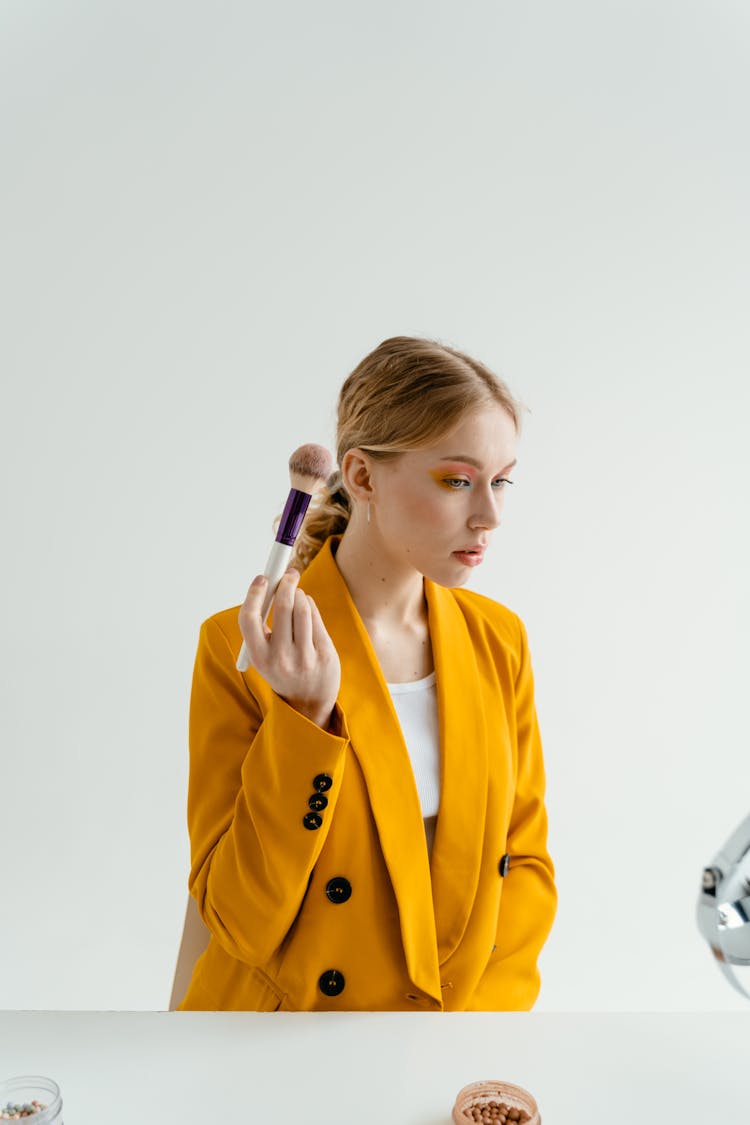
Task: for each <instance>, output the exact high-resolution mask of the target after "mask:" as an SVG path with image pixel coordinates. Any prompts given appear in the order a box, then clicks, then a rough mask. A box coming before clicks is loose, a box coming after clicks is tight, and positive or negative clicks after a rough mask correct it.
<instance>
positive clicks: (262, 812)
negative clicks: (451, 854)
mask: <svg viewBox="0 0 750 1125" xmlns="http://www.w3.org/2000/svg"><path fill="white" fill-rule="evenodd" d="M240 639H241V638H240V636H239V631H238V630H236V629H235V628H233V627H232V622H231V619H228V618H227V617H226V615H218V616H217V617H215V618H210V619H209V620H208V621H206V622H205V623H204V624H203V626H202V628H201V633H200V639H199V643H198V652H197V656H196V661H195V671H194V675H193V687H192V694H191V702H190V780H189V792H188V826H189V830H190V842H191V862H192V867H191V874H190V891H191V893H192V895H193V896H194V898H195V899H196V902H197V904H198V909H199V911H200V913H201V916H202V918H203V921H204V922H205V923H206V925H207V926H208V928H209V929H210V930H211V932H212V933H213V934H214V935H215V937H216V938H217V940H218V941H219V942H220V944H221V945H222V947H223V948H224V949H225V950H226V951H227V952H228V953H230V954H231V955H232V956H234V957H238V958H240V959H241V960H244V961H246V962H248V963H249V964H255V965H261V964H264V963H265V962H266V961H267V960H268V959H269V957H270V956H271V955H272V954H273V952H274V950H276V949H277V948H278V946H279V945H280V944H281V942H282V941H283V939H284V937H285V935H286V933H287V931H288V929H289V927H290V926H291V924H292V922H293V921H294V919H295V917H296V915H297V912H298V911H299V908H300V906H301V903H302V900H303V898H304V896H305V892H306V890H307V885H308V881H309V878H310V874H311V872H312V869H313V867H314V865H315V862H316V860H317V858H318V855H319V853H320V850H321V848H322V846H323V842H324V841H325V838H326V835H327V832H328V827H329V825H330V823H331V818H332V816H333V813H334V810H335V807H336V801H337V797H338V793H339V790H340V785H341V779H342V775H343V769H344V757H345V749H346V745H347V742H348V734H347V731H346V724H345V721H344V718H343V715H342V714H341V712H340V711H339V709H338V707H335V708H334V713H333V716H332V729H337V730H338V731H339V732H340V733H338V734H331V733H329V731H327V730H323V729H322V728H321V727H320V726H318V725H317V724H316V723H314V722H313V721H311V720H310V719H308V718H306V717H305V716H304V715H302V714H301V713H300V712H299V711H297V710H295V709H294V708H293V707H292V706H290V704H288V703H286V702H285V701H284V700H283V699H282V698H281V697H280V696H279V695H277V694H276V693H275V692H273V691H272V690H271V689H270V688H269V687H268V685H267V684H266V683H265V682H264V681H263V680H261V679H260V677H259V676H258V675H257V674H256V673H250V674H249V675H248V676H247V678H244V677H243V676H242V675H241V674H240V673H239V672H238V671H237V670H236V668H235V660H236V655H237V651H238V648H239V641H240ZM251 683H252V684H253V685H255V686H254V690H251V689H250V687H249V684H251ZM328 779H330V784H329V781H328ZM314 794H317V798H316V799H315V800H314V802H313V803H314V804H316V805H325V807H321V808H318V809H313V808H311V807H310V798H311V797H313V795H314ZM320 798H323V800H320Z"/></svg>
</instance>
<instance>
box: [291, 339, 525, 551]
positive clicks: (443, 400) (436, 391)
mask: <svg viewBox="0 0 750 1125" xmlns="http://www.w3.org/2000/svg"><path fill="white" fill-rule="evenodd" d="M489 403H496V404H498V405H499V406H502V407H503V408H504V409H505V410H507V412H508V414H509V415H510V416H511V418H512V419H513V423H514V425H515V427H516V430H517V431H518V430H519V429H520V406H519V404H518V403H517V402H516V400H515V399H514V398H513V396H512V394H511V393H510V391H509V389H508V387H507V386H506V385H505V383H504V382H503V381H502V379H499V378H498V376H497V375H495V374H494V373H493V372H492V371H490V370H489V368H488V367H485V365H484V364H483V363H480V362H479V361H478V360H476V359H472V358H471V356H468V355H465V354H464V353H463V352H459V351H456V350H455V349H454V348H449V347H447V346H446V345H445V344H439V343H437V341H435V340H423V339H420V338H418V337H412V336H393V337H391V338H390V339H388V340H384V341H383V343H382V344H379V345H378V347H377V348H375V350H374V351H372V352H370V354H369V355H366V356H365V358H364V359H363V360H362V361H361V362H360V363H359V364H358V365H357V366H356V367H355V368H354V370H353V371H352V373H351V375H349V376H348V378H347V379H346V380H345V382H344V385H343V386H342V388H341V391H340V392H339V398H338V407H337V428H336V457H337V461H338V464H339V465H340V464H341V462H342V460H343V457H344V454H345V453H346V452H347V451H348V450H349V449H355V448H357V449H363V450H365V451H366V452H367V453H369V454H370V455H371V456H372V457H373V458H375V459H376V460H380V461H388V460H391V459H393V458H394V457H398V456H399V455H400V454H402V453H407V452H409V451H411V450H414V449H423V448H425V446H429V445H432V444H434V443H435V442H436V441H439V440H440V438H441V437H442V436H443V435H444V434H447V433H449V432H450V431H451V430H452V429H454V428H455V427H456V426H457V425H458V424H459V423H460V422H461V420H462V418H463V417H464V415H465V414H468V413H469V412H471V411H473V410H476V409H477V408H479V407H482V406H486V405H487V404H489ZM350 515H351V500H350V498H349V496H348V494H347V492H346V488H345V487H344V483H343V480H342V477H341V471H340V470H339V469H337V470H336V472H334V473H333V474H332V475H331V476H330V477H329V479H328V482H327V485H325V486H324V487H323V488H322V489H321V490H320V491H319V492H318V494H317V496H316V498H315V499H314V500H313V502H312V504H311V505H310V510H309V512H308V515H307V518H306V519H305V522H304V524H303V525H302V529H301V531H300V533H299V535H298V537H297V542H296V544H295V550H294V555H293V558H292V565H293V566H296V567H297V568H298V569H299V570H304V568H305V567H306V566H308V565H309V563H310V562H311V561H312V559H313V558H314V557H315V555H316V554H317V553H318V551H319V550H320V548H321V547H322V546H323V544H324V543H325V541H326V539H327V538H328V537H329V535H338V534H340V533H341V532H343V531H345V530H346V526H347V524H348V523H349V517H350Z"/></svg>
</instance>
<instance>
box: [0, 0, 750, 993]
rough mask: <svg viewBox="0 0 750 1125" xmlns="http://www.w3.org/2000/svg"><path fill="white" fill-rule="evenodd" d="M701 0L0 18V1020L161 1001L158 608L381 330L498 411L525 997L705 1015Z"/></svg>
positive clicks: (724, 799)
mask: <svg viewBox="0 0 750 1125" xmlns="http://www.w3.org/2000/svg"><path fill="white" fill-rule="evenodd" d="M749 64H750V15H749V14H748V8H747V5H746V4H745V3H741V2H740V0H734V2H731V0H722V2H721V3H719V4H717V3H715V0H674V2H669V0H649V2H648V3H646V2H641V3H632V2H629V3H624V2H623V3H613V2H604V3H603V2H602V0H570V2H568V3H565V4H560V3H558V2H556V0H524V3H513V4H512V3H502V2H499V0H491V2H490V0H464V2H462V3H461V4H460V5H459V4H455V3H453V2H449V0H430V2H429V3H427V2H422V3H417V2H406V3H402V2H398V3H396V2H394V0H387V2H385V3H383V2H381V3H379V4H377V5H375V4H372V5H369V6H368V5H359V4H350V3H347V2H345V0H323V2H322V3H318V4H315V5H310V4H307V3H303V2H302V0H290V2H288V3H286V4H280V5H275V6H274V5H268V4H259V3H256V4H247V3H240V2H224V3H217V4H211V5H209V4H203V5H200V4H196V3H185V2H184V0H183V2H180V3H177V2H169V0H148V2H143V0H141V2H139V3H135V4H131V5H124V6H123V5H120V6H115V5H107V4H104V5H102V4H100V3H98V2H95V0H88V2H84V0H64V2H62V3H52V2H46V3H43V2H41V0H22V2H21V0H17V2H15V3H11V2H9V3H6V4H5V5H3V8H2V11H1V12H0V82H1V83H2V89H1V93H2V97H1V98H0V114H1V115H2V116H1V120H2V133H3V143H2V148H3V152H4V160H3V164H4V171H3V174H2V177H1V178H0V192H1V193H2V213H3V216H4V219H5V223H4V226H5V233H4V235H3V244H4V248H3V250H2V259H1V260H2V273H3V282H2V284H3V293H2V308H3V312H4V314H5V315H4V318H3V319H4V321H5V326H4V328H3V331H2V334H1V335H0V349H2V356H0V362H1V363H2V371H3V387H4V391H5V393H4V403H3V405H2V412H1V418H2V443H1V445H2V456H3V461H4V466H3V470H2V471H3V481H4V484H5V485H6V489H7V496H6V500H5V504H4V520H3V523H4V530H5V533H6V535H5V547H4V550H3V556H2V557H3V564H4V567H5V575H4V579H3V582H2V590H3V596H4V602H5V604H4V607H3V618H2V619H3V623H4V641H5V643H4V646H3V658H2V669H1V670H0V683H2V685H3V688H4V697H5V698H4V702H3V705H2V728H3V729H2V743H1V747H2V748H1V750H0V754H1V755H2V758H1V759H0V762H1V766H0V768H1V773H0V789H1V793H2V816H1V817H0V830H1V837H0V838H1V839H2V848H1V849H0V885H1V886H2V897H1V901H2V912H3V921H2V924H1V925H0V1007H8V1008H13V1007H25V1008H34V1007H40V1008H162V1007H165V1006H166V1004H167V1000H168V996H169V991H170V986H171V975H172V970H173V965H174V957H175V954H176V950H177V946H178V941H179V936H180V932H181V925H182V915H183V910H184V906H185V900H186V878H187V864H188V846H187V836H186V830H185V821H184V806H185V795H186V781H187V746H186V722H187V706H188V695H189V687H190V676H191V670H192V660H193V656H194V651H195V644H196V640H197V631H198V626H199V624H200V622H201V620H202V619H203V618H204V617H206V616H207V615H208V614H209V613H212V612H214V611H215V610H218V609H220V608H223V607H225V606H227V605H232V604H235V603H237V602H238V601H240V600H241V599H242V597H243V596H244V592H245V589H246V587H247V583H248V581H249V578H250V577H251V576H252V574H253V573H255V572H256V570H258V569H259V568H260V567H261V566H262V564H263V562H264V560H265V555H266V551H267V546H268V542H269V530H268V529H269V527H270V524H271V521H272V519H273V517H274V515H275V514H276V513H277V512H278V511H279V509H280V505H281V503H282V502H283V499H284V496H285V493H286V481H287V476H286V459H287V457H288V454H289V452H290V451H291V450H292V449H293V448H294V447H295V446H297V445H299V444H301V443H302V442H305V441H321V442H323V443H325V444H332V442H333V413H334V402H335V396H336V392H337V390H338V387H339V385H340V383H341V381H342V380H343V378H344V377H345V376H346V374H348V372H349V371H350V370H351V368H352V367H353V366H354V365H355V363H356V362H358V360H359V359H360V358H361V357H362V356H363V355H364V354H365V353H366V352H367V351H369V350H370V349H371V348H372V347H374V346H375V345H376V344H377V343H379V342H380V340H381V339H383V338H385V337H386V336H390V335H394V334H399V333H408V334H425V335H429V336H433V337H436V338H439V339H442V340H443V341H446V342H450V343H452V344H455V345H457V346H459V347H462V348H465V349H466V350H468V351H470V352H472V353H474V354H475V355H477V356H478V357H480V358H482V359H483V360H484V361H485V362H487V363H488V364H490V365H491V366H494V367H495V368H496V369H497V370H498V371H499V372H500V373H501V374H503V375H504V376H505V377H506V379H507V380H508V381H509V382H510V384H511V386H512V388H513V389H514V390H515V392H516V393H517V394H518V395H519V396H520V397H521V398H522V399H523V400H524V402H525V403H526V404H527V405H528V406H529V407H530V409H531V413H530V414H529V415H528V417H527V420H526V424H525V434H524V438H523V442H522V444H521V447H520V462H519V466H518V469H517V471H516V473H515V479H516V486H515V488H514V489H513V490H512V494H511V495H510V496H509V500H508V504H507V508H506V511H507V516H506V520H505V524H504V527H503V529H502V531H501V532H500V533H499V537H498V539H497V541H496V545H495V547H494V549H493V552H492V554H491V557H490V558H489V559H488V560H487V561H486V563H485V565H484V567H483V569H482V572H481V573H480V574H479V575H478V576H477V578H476V580H475V583H474V584H475V586H476V587H477V588H479V589H481V590H482V591H484V592H486V593H489V594H491V595H492V596H494V597H496V598H497V599H498V600H500V601H503V602H505V603H507V604H509V605H510V606H511V607H513V608H514V609H516V610H517V611H518V612H519V613H520V614H521V615H522V617H523V618H524V619H525V621H526V623H527V627H528V630H529V635H530V638H531V643H532V652H533V656H534V663H535V668H536V675H537V697H538V707H539V712H540V717H541V721H542V724H543V734H544V739H545V747H546V755H547V765H548V788H549V812H550V820H551V838H550V842H551V847H552V849H553V852H554V857H555V859H556V863H557V868H558V881H559V891H560V909H559V915H558V920H557V924H556V927H555V930H554V931H553V936H552V938H551V939H550V942H549V945H548V947H547V949H546V951H545V953H544V955H543V962H542V968H543V974H544V984H543V989H542V994H541V997H540V1001H539V1004H538V1007H539V1008H540V1009H555V1008H570V1009H640V1008H644V1009H655V1010H662V1009H670V1008H671V1009H695V1008H713V1009H721V1008H725V1009H730V1008H734V1007H743V1006H745V1002H744V1001H743V1000H742V998H741V997H740V996H739V995H737V994H735V993H733V992H732V991H731V989H730V988H729V987H728V985H727V984H726V983H725V981H724V980H723V979H722V978H721V976H720V975H719V973H718V970H717V969H716V968H715V966H714V964H713V963H712V961H711V958H710V955H709V953H708V949H707V947H705V946H704V944H703V941H702V939H701V938H700V937H699V935H698V933H697V929H696V926H695V923H694V903H695V898H696V894H697V890H698V883H699V878H700V872H701V869H702V867H703V865H704V864H705V863H706V862H707V861H708V860H709V859H710V858H711V857H712V855H713V853H714V852H715V851H716V850H717V849H718V847H719V846H720V845H721V844H722V843H723V842H724V840H725V838H726V837H727V836H728V835H729V833H730V831H731V830H732V829H733V828H734V827H735V825H736V824H737V823H738V822H739V820H740V819H741V818H742V817H743V816H744V815H745V814H746V813H747V811H748V804H749V802H750V793H749V792H748V789H749V787H748V772H749V771H748V766H747V761H748V737H747V728H748V722H747V715H746V708H747V689H746V677H747V655H746V648H747V642H746V637H747V635H748V632H750V605H749V604H748V593H747V581H746V575H747V573H748V571H749V570H750V545H749V543H748V533H747V510H748V505H747V496H748V488H749V486H750V458H749V457H748V453H747V435H746V424H747V418H748V405H749V399H750V393H749V391H748V378H747V361H748V318H747V307H748V289H747V281H748V276H747V272H748V265H747V263H748V260H750V237H749V235H750V230H749V223H748V211H747V200H748V198H749V197H750V175H749V173H750V157H749V154H748V147H747V105H748V103H749V101H750V65H749Z"/></svg>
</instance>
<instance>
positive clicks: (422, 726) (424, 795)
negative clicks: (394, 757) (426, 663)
mask: <svg viewBox="0 0 750 1125" xmlns="http://www.w3.org/2000/svg"><path fill="white" fill-rule="evenodd" d="M388 690H389V691H390V693H391V698H392V700H393V706H394V707H395V709H396V714H397V715H398V721H399V722H400V724H401V730H402V732H403V735H404V741H405V742H406V748H407V750H408V751H409V757H410V758H411V765H412V769H413V770H414V779H415V781H416V783H417V792H418V793H419V801H420V804H421V806H422V816H423V817H424V829H425V835H426V836H427V850H428V852H432V842H433V840H434V838H435V825H436V823H437V813H438V807H439V805H440V728H439V726H438V707H437V688H436V686H435V673H434V672H430V674H429V676H425V677H424V679H421V680H413V681H412V682H411V683H406V684H388Z"/></svg>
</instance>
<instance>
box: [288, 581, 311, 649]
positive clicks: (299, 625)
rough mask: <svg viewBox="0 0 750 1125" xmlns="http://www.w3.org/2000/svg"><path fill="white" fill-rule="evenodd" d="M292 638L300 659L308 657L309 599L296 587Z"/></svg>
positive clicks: (309, 641)
mask: <svg viewBox="0 0 750 1125" xmlns="http://www.w3.org/2000/svg"><path fill="white" fill-rule="evenodd" d="M292 639H293V641H294V646H295V648H297V649H299V654H300V656H301V657H302V659H303V660H304V659H309V658H310V657H311V656H312V654H313V640H312V615H311V613H310V599H309V598H308V596H307V594H306V593H305V592H304V591H303V590H299V589H297V590H296V591H295V594H294V607H293V610H292Z"/></svg>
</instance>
